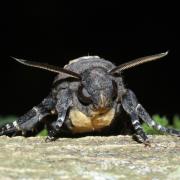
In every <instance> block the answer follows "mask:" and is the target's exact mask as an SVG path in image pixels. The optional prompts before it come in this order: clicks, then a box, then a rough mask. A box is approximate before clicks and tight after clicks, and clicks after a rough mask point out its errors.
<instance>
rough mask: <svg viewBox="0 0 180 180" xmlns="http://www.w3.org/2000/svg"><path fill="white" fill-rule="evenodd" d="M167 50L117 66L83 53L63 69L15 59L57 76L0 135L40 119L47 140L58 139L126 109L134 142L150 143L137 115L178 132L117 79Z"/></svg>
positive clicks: (103, 126)
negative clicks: (37, 101)
mask: <svg viewBox="0 0 180 180" xmlns="http://www.w3.org/2000/svg"><path fill="white" fill-rule="evenodd" d="M167 54H168V52H165V53H160V54H156V55H151V56H146V57H141V58H138V59H135V60H132V61H130V62H127V63H124V64H121V65H119V66H115V65H114V64H113V63H112V62H111V61H108V60H105V59H103V58H100V57H98V56H84V57H80V58H77V59H74V60H72V61H70V62H69V64H67V65H65V66H64V68H60V67H57V66H53V65H49V64H45V63H39V62H32V61H27V60H23V59H17V58H14V59H15V60H16V61H18V62H19V63H22V64H24V65H27V66H32V67H36V68H41V69H45V70H47V71H51V72H54V73H56V74H57V76H56V77H55V79H54V82H53V83H52V88H51V92H50V93H49V95H48V96H47V97H46V98H45V99H43V101H42V102H41V103H40V104H38V105H37V106H34V107H33V108H32V109H31V110H29V111H28V112H27V113H26V114H24V115H23V116H21V117H19V118H18V120H16V121H14V122H12V123H8V124H5V125H4V126H2V127H0V135H9V136H14V135H19V134H20V135H25V134H26V133H27V132H31V131H33V130H34V129H35V128H36V127H37V126H38V124H39V123H43V124H44V125H45V126H46V128H47V130H48V136H47V138H46V141H53V140H55V139H57V138H58V137H60V136H61V133H62V132H67V133H70V134H72V135H73V134H84V133H92V132H103V131H105V130H107V129H109V128H110V127H112V126H113V124H114V123H116V122H118V121H120V120H121V121H127V120H126V119H122V113H123V112H125V113H126V114H127V115H128V117H129V121H130V122H131V125H132V127H133V129H134V132H135V134H136V135H137V136H136V137H137V138H138V141H140V142H142V143H144V144H149V139H148V136H147V135H146V134H145V132H144V130H143V129H142V127H141V124H140V119H141V120H143V121H144V122H145V123H147V124H148V125H149V126H150V127H152V128H154V129H156V130H159V131H161V132H163V133H169V134H171V135H176V136H180V131H177V130H175V129H172V128H166V127H163V126H161V125H160V124H157V123H156V122H155V121H154V120H152V118H151V117H150V115H149V114H148V112H147V111H146V110H145V109H144V107H143V106H142V105H141V104H140V103H139V102H138V100H137V98H136V96H135V94H134V93H133V91H132V90H130V89H128V88H126V87H125V85H124V83H123V79H122V73H123V72H124V71H125V70H127V69H130V68H132V67H135V66H137V65H140V64H143V63H147V62H150V61H156V60H158V59H160V58H162V57H164V56H166V55H167ZM47 117H48V118H47ZM50 117H53V118H50Z"/></svg>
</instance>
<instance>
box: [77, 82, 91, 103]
mask: <svg viewBox="0 0 180 180" xmlns="http://www.w3.org/2000/svg"><path fill="white" fill-rule="evenodd" d="M78 98H79V100H80V101H81V102H82V103H83V104H85V105H89V104H91V103H92V100H91V96H90V95H89V93H88V92H87V90H86V89H85V88H84V87H83V86H82V85H81V86H80V87H79V89H78Z"/></svg>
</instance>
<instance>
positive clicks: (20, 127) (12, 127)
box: [0, 95, 55, 136]
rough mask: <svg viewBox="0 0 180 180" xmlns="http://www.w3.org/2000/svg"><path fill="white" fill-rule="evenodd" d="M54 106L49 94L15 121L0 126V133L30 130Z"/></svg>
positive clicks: (6, 133) (10, 133)
mask: <svg viewBox="0 0 180 180" xmlns="http://www.w3.org/2000/svg"><path fill="white" fill-rule="evenodd" d="M54 107H55V101H54V99H53V98H52V96H51V95H49V96H48V97H47V98H45V99H44V100H43V101H42V102H41V103H40V104H39V105H37V106H34V107H33V108H32V109H31V110H29V111H28V112H27V113H26V114H24V115H23V116H21V117H19V118H18V120H17V121H14V122H12V123H8V124H5V125H3V126H2V127H0V135H10V136H11V135H14V134H16V133H18V132H22V134H25V133H26V132H27V131H32V130H33V129H34V128H35V127H36V125H37V124H38V123H40V122H41V121H42V120H43V118H44V117H46V116H47V115H49V114H51V110H53V109H54Z"/></svg>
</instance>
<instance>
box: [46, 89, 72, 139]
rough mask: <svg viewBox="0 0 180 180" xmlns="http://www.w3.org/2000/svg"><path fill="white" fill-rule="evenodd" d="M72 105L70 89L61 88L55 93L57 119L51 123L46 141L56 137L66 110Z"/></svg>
mask: <svg viewBox="0 0 180 180" xmlns="http://www.w3.org/2000/svg"><path fill="white" fill-rule="evenodd" d="M71 105H72V93H71V91H70V90H67V89H62V90H61V91H59V93H58V94H57V103H56V112H57V115H58V116H57V120H56V121H54V122H53V123H52V124H51V129H50V130H49V131H48V137H47V138H46V142H49V141H54V140H56V139H57V137H58V134H59V133H60V129H61V127H62V125H63V123H64V121H65V119H66V115H67V112H68V110H69V108H70V106H71Z"/></svg>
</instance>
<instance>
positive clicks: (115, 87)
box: [112, 81, 118, 100]
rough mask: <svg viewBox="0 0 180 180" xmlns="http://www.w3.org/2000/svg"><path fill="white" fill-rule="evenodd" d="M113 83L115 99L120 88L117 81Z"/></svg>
mask: <svg viewBox="0 0 180 180" xmlns="http://www.w3.org/2000/svg"><path fill="white" fill-rule="evenodd" d="M112 84H113V100H114V99H116V97H117V94H118V93H117V91H118V88H117V83H116V82H115V81H112Z"/></svg>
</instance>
